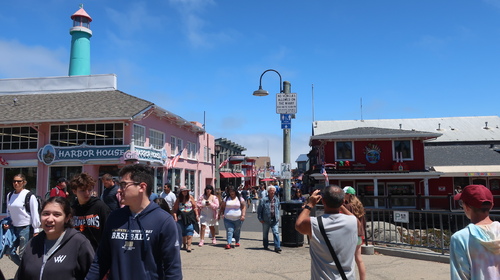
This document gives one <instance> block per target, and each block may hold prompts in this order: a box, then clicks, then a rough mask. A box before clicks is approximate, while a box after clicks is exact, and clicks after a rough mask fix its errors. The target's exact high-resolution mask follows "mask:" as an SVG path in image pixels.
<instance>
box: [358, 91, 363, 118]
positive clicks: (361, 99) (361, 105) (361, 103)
mask: <svg viewBox="0 0 500 280" xmlns="http://www.w3.org/2000/svg"><path fill="white" fill-rule="evenodd" d="M359 105H360V110H361V121H363V97H361V98H360V101H359Z"/></svg>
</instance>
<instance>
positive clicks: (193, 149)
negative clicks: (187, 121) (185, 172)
mask: <svg viewBox="0 0 500 280" xmlns="http://www.w3.org/2000/svg"><path fill="white" fill-rule="evenodd" d="M188 145H189V146H191V148H189V154H188V157H189V158H191V159H196V143H192V142H190V143H188Z"/></svg>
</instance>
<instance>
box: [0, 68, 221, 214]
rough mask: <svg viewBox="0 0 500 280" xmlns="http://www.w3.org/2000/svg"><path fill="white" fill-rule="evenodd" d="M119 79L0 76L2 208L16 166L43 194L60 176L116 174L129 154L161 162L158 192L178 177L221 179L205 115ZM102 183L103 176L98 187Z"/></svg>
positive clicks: (196, 184) (196, 187)
mask: <svg viewBox="0 0 500 280" xmlns="http://www.w3.org/2000/svg"><path fill="white" fill-rule="evenodd" d="M116 85H117V83H116V76H114V75H91V76H68V77H50V78H34V79H31V78H30V79H2V80H0V104H2V114H0V183H1V198H2V200H1V203H2V213H5V196H6V194H7V193H8V192H10V191H11V190H12V183H11V182H12V178H13V176H14V175H15V174H17V173H23V174H25V175H26V176H27V179H28V185H27V188H29V189H31V190H32V191H36V193H37V194H38V195H41V196H43V195H45V193H46V192H47V191H48V190H49V189H50V188H51V187H54V186H55V184H56V183H55V182H56V181H57V180H58V179H59V178H60V177H65V178H67V179H70V178H71V177H72V176H73V175H75V174H77V173H80V172H88V173H89V174H91V175H92V176H94V177H95V178H100V176H101V175H103V174H105V173H110V174H112V175H114V176H117V174H118V170H119V169H120V168H121V167H122V166H123V165H124V164H126V160H131V161H138V162H140V163H146V164H150V165H151V166H153V167H154V169H155V186H154V190H155V191H157V192H160V191H161V186H162V185H163V184H164V183H166V182H171V183H172V185H173V186H174V187H175V186H182V185H186V186H187V187H188V188H190V189H191V190H192V191H193V192H194V193H195V195H196V196H197V195H199V194H200V193H201V191H202V190H203V189H204V187H205V185H207V184H212V185H213V184H214V171H215V170H214V164H213V162H212V161H213V156H212V154H213V153H214V149H213V147H214V137H213V136H212V135H210V134H208V133H206V132H205V130H204V129H203V127H202V125H201V124H200V123H198V122H190V121H187V120H185V119H183V118H182V117H180V116H178V115H176V114H174V113H172V112H170V111H168V110H166V109H163V108H161V107H159V106H157V105H155V104H154V103H152V102H150V101H147V100H143V99H140V98H137V97H135V96H132V95H129V94H126V93H124V92H121V91H119V90H117V86H116ZM179 153H180V156H179V157H178V161H177V162H176V164H175V166H173V167H171V168H168V169H167V167H166V166H168V164H169V162H171V161H172V159H173V158H174V157H175V156H176V155H177V154H179ZM158 187H160V190H159V191H158ZM101 189H102V186H101V183H100V181H99V186H96V191H98V192H99V193H100V191H101Z"/></svg>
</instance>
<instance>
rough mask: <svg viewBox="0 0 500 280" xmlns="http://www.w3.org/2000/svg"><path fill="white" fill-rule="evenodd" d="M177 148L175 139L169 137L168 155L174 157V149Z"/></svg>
mask: <svg viewBox="0 0 500 280" xmlns="http://www.w3.org/2000/svg"><path fill="white" fill-rule="evenodd" d="M176 147H177V138H175V137H174V136H170V154H172V155H175V154H177V153H176V152H175V148H176Z"/></svg>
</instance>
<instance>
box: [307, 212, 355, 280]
mask: <svg viewBox="0 0 500 280" xmlns="http://www.w3.org/2000/svg"><path fill="white" fill-rule="evenodd" d="M322 217H323V226H324V227H325V232H326V235H327V236H328V239H329V240H330V243H331V244H332V247H333V249H334V250H335V253H336V254H337V257H338V259H339V262H340V264H341V265H342V268H343V269H344V272H345V274H346V276H347V279H352V280H355V279H356V273H355V262H354V253H355V251H356V244H357V242H358V221H357V219H356V217H355V216H352V215H345V214H325V215H323V216H322ZM311 227H312V228H311V230H312V238H311V240H310V246H309V253H310V255H311V279H313V280H316V279H342V278H341V277H340V273H339V271H338V269H337V266H336V265H335V261H334V260H333V257H332V254H331V253H330V250H329V249H328V246H327V245H326V243H325V240H324V239H323V235H322V234H321V231H320V229H319V226H318V220H317V218H316V217H311Z"/></svg>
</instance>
